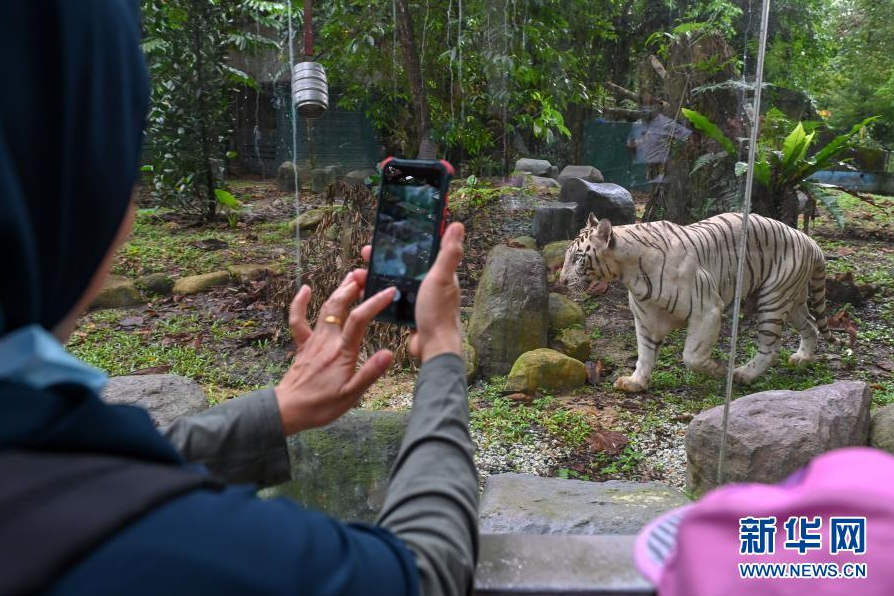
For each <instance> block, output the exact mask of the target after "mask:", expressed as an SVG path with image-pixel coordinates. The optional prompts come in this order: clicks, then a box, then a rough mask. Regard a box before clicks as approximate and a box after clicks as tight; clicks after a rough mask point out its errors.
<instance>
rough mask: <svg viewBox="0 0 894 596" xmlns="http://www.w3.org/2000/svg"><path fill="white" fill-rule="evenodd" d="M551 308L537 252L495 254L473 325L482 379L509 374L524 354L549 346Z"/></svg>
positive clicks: (489, 261)
mask: <svg viewBox="0 0 894 596" xmlns="http://www.w3.org/2000/svg"><path fill="white" fill-rule="evenodd" d="M548 303H549V292H548V290H547V287H546V266H545V265H544V263H543V258H542V257H541V256H540V255H539V254H538V253H537V252H536V251H534V250H529V249H526V248H509V247H508V246H503V245H498V246H495V247H494V248H493V249H491V251H490V253H489V254H488V255H487V262H486V263H485V265H484V271H483V272H482V273H481V279H480V280H479V282H478V289H477V291H476V292H475V305H474V308H473V311H472V317H471V320H470V321H469V341H470V342H471V344H472V345H473V346H474V347H475V351H476V352H477V353H478V362H479V371H480V372H481V374H483V375H485V376H486V377H490V376H494V375H505V374H506V373H508V372H509V370H510V369H511V368H512V365H513V363H514V362H515V361H516V359H517V358H518V357H519V356H521V355H522V354H523V353H525V352H528V351H530V350H536V349H537V348H542V347H545V346H546V339H547V337H546V331H547V305H548Z"/></svg>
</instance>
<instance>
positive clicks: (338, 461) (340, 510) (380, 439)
mask: <svg viewBox="0 0 894 596" xmlns="http://www.w3.org/2000/svg"><path fill="white" fill-rule="evenodd" d="M409 417H410V413H409V412H408V411H402V412H390V411H372V410H360V409H354V410H350V411H349V412H348V413H347V414H345V415H344V416H342V417H341V418H339V419H338V420H336V421H335V422H333V423H332V424H330V425H328V426H326V427H323V428H319V429H314V430H309V431H304V432H302V433H299V434H297V435H295V436H293V437H290V438H289V440H288V447H289V451H290V453H291V456H292V458H291V459H292V481H291V482H287V483H285V484H281V485H279V486H276V487H273V488H269V489H266V490H264V491H262V492H261V494H262V495H263V496H265V497H278V496H288V497H293V498H294V499H296V500H298V501H299V502H300V503H301V504H302V505H304V506H306V507H308V508H310V509H319V510H322V511H325V512H326V513H328V514H330V515H332V516H335V517H337V518H339V519H343V520H349V521H363V522H372V521H374V519H375V517H376V514H377V513H378V512H379V509H381V507H382V503H383V502H384V500H385V493H386V491H387V489H388V475H389V473H390V472H391V466H392V465H393V463H394V459H395V458H396V457H397V451H398V449H399V448H400V442H401V440H403V436H404V431H405V430H406V426H407V421H408V420H409Z"/></svg>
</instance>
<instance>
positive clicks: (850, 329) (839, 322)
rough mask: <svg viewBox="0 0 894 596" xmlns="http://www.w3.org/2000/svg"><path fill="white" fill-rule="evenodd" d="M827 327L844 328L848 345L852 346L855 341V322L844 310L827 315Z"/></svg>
mask: <svg viewBox="0 0 894 596" xmlns="http://www.w3.org/2000/svg"><path fill="white" fill-rule="evenodd" d="M828 326H829V329H835V330H844V331H845V332H846V333H847V335H848V345H850V346H851V347H854V344H856V343H857V324H856V323H854V322H853V321H852V320H851V318H850V317H849V316H847V312H846V311H843V310H842V311H839V312H837V313H835V314H834V315H832V316H831V317H829V320H828Z"/></svg>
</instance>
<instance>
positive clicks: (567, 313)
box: [548, 292, 587, 334]
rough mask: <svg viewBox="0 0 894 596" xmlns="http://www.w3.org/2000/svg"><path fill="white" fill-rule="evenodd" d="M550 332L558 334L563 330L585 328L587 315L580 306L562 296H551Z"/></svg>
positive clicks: (553, 293) (553, 294)
mask: <svg viewBox="0 0 894 596" xmlns="http://www.w3.org/2000/svg"><path fill="white" fill-rule="evenodd" d="M548 314H549V331H550V333H553V334H556V333H558V332H559V331H561V330H563V329H569V328H571V327H583V326H584V321H585V320H586V318H587V317H586V315H585V314H584V309H582V308H581V307H580V305H579V304H578V303H577V302H575V301H574V300H571V299H570V298H568V297H567V296H563V295H562V294H556V293H555V292H552V293H550V295H549V311H548Z"/></svg>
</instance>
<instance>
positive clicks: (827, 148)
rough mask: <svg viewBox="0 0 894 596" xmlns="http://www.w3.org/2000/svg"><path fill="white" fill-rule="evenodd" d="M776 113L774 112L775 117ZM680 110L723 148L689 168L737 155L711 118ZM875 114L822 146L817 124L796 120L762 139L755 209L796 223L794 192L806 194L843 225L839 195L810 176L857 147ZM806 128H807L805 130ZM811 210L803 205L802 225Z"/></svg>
mask: <svg viewBox="0 0 894 596" xmlns="http://www.w3.org/2000/svg"><path fill="white" fill-rule="evenodd" d="M778 114H780V113H779V112H778V110H777V111H774V116H775V117H776V118H777V119H778V118H779V116H778ZM683 115H684V116H686V118H687V119H688V120H689V122H691V123H692V125H693V126H694V127H695V128H696V129H697V130H699V131H700V132H701V133H702V134H704V135H705V136H707V137H709V138H711V139H714V140H715V141H717V143H718V144H719V145H720V146H721V147H722V149H723V152H722V153H721V152H713V153H708V154H706V155H703V156H701V157H700V158H699V159H698V160H696V162H695V164H694V168H693V171H695V170H697V169H699V168H702V167H705V166H706V165H708V164H709V163H712V162H714V161H717V160H719V159H720V158H721V157H725V156H724V153H725V154H726V155H729V156H735V155H736V146H735V143H733V141H732V140H731V139H730V138H729V137H727V136H726V135H725V134H723V132H722V131H721V130H720V129H719V128H718V127H717V125H715V124H714V123H713V122H711V121H710V120H708V118H706V117H705V116H704V115H702V114H700V113H698V112H696V111H695V110H688V109H685V108H684V109H683ZM876 118H877V116H873V117H871V118H867V119H866V120H864V121H862V122H860V123H858V124H855V125H854V126H853V127H852V128H851V129H850V130H849V131H848V132H846V133H844V134H841V135H838V136H836V137H835V138H834V139H832V140H831V141H829V142H828V143H827V144H826V145H824V146H823V147H821V148H819V150H817V151H815V152H811V149H812V148H813V145H814V142H815V140H816V138H817V137H816V130H814V129H815V128H816V127H815V126H814V125H813V124H812V123H811V124H808V126H807V127H806V128H805V124H804V123H802V122H798V123H797V125H795V127H794V128H793V129H792V130H791V132H789V133H788V134H787V135H785V136H784V137H782V138H781V139H779V138H770V139H766V138H764V139H762V143H761V145H760V146H759V147H758V155H757V158H756V160H755V163H754V180H755V181H756V182H757V183H758V184H759V185H760V187H762V190H763V197H761V200H756V201H755V212H757V213H760V214H761V215H767V216H769V217H773V218H775V219H779V220H780V221H783V222H784V223H786V224H788V225H790V226H792V227H797V225H798V213H799V202H798V193H799V192H801V193H803V194H804V195H806V197H807V199H808V205H812V204H817V203H818V204H820V205H822V206H823V207H825V208H826V210H827V211H828V212H829V213H830V214H831V215H832V217H833V218H834V219H835V222H836V223H837V224H838V226H839V227H841V228H843V227H844V213H843V212H842V210H841V207H840V206H839V204H838V197H837V196H836V195H835V193H832V192H830V191H829V190H828V189H827V188H826V187H823V186H821V185H819V184H816V183H814V182H811V181H810V180H809V178H810V177H811V176H812V175H813V174H815V173H816V172H819V171H821V170H826V169H829V168H832V167H835V166H840V165H841V164H842V161H841V159H840V158H841V156H842V154H843V153H844V152H845V151H847V150H848V149H850V148H852V147H854V146H855V144H856V142H857V136H858V133H859V132H860V131H861V130H863V128H864V127H866V126H867V125H869V124H870V123H872V122H873V121H874V120H875V119H876ZM808 128H809V129H810V132H808V130H807V129H808ZM747 170H748V165H747V164H746V163H744V162H738V163H737V164H736V175H742V174H744V173H745V172H746V171H747ZM812 215H813V214H812V209H805V212H804V230H805V231H808V230H809V226H810V218H811V217H812Z"/></svg>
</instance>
